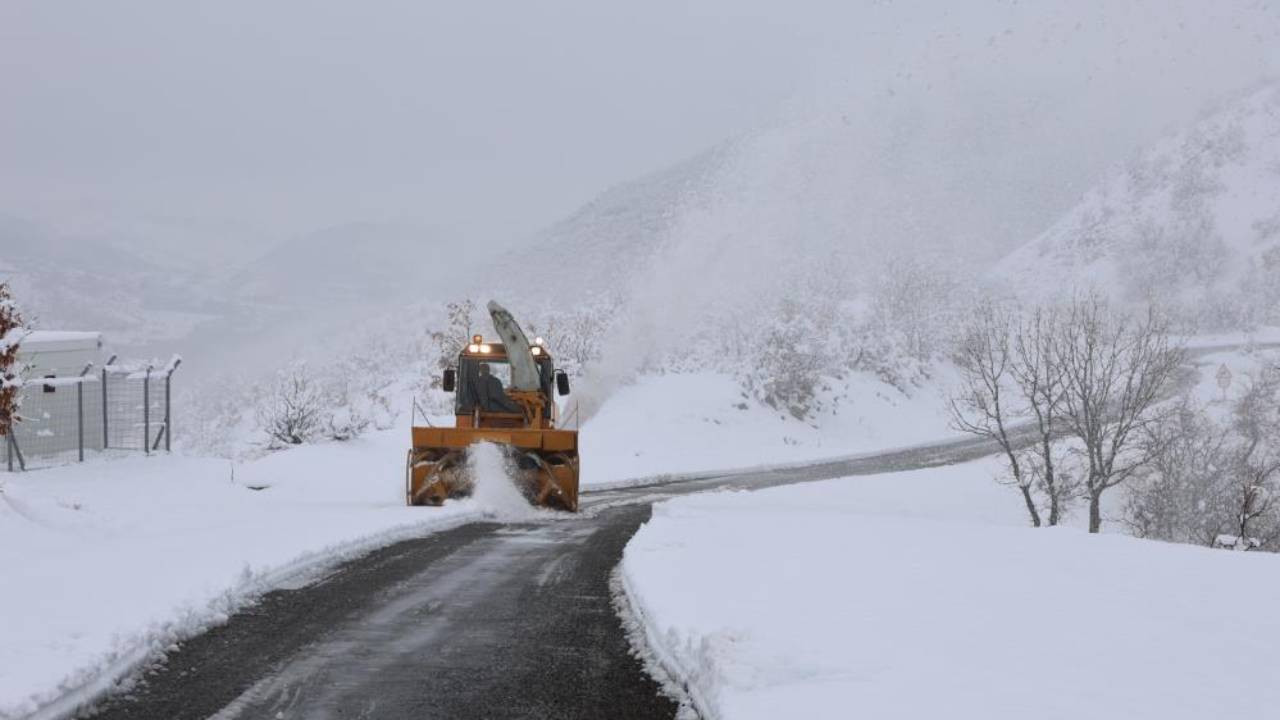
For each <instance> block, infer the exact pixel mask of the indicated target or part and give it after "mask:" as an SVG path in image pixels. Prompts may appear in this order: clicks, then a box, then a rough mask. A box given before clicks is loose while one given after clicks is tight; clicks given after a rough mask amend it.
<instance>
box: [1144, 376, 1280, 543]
mask: <svg viewBox="0 0 1280 720" xmlns="http://www.w3.org/2000/svg"><path fill="white" fill-rule="evenodd" d="M1278 404H1280V373H1277V372H1275V371H1267V372H1263V373H1261V374H1259V375H1257V376H1255V377H1253V378H1251V380H1250V382H1249V385H1248V386H1247V387H1246V389H1245V391H1244V393H1243V394H1242V395H1241V396H1240V397H1239V398H1237V399H1236V401H1235V402H1234V403H1233V405H1232V412H1231V417H1230V422H1228V423H1222V422H1218V421H1215V420H1213V419H1212V418H1211V417H1210V416H1209V415H1208V414H1207V413H1206V412H1205V411H1204V410H1203V409H1201V408H1195V407H1193V406H1191V405H1190V403H1189V401H1185V400H1184V401H1183V402H1182V403H1181V404H1180V405H1179V409H1178V412H1177V413H1176V414H1175V415H1173V416H1171V417H1169V418H1166V419H1165V420H1164V421H1163V422H1162V423H1160V424H1158V425H1156V426H1153V427H1151V428H1148V430H1147V432H1148V440H1147V442H1148V443H1149V444H1151V445H1152V446H1153V449H1152V451H1151V452H1150V455H1151V457H1152V460H1151V462H1150V463H1149V465H1148V466H1147V467H1145V468H1143V470H1142V471H1141V472H1140V473H1139V475H1138V477H1137V482H1136V483H1135V485H1134V487H1133V488H1132V490H1131V492H1130V493H1129V498H1128V502H1127V506H1126V521H1127V522H1128V524H1129V526H1130V527H1131V528H1132V529H1133V531H1134V533H1135V534H1137V535H1139V536H1141V537H1150V538H1154V539H1159V540H1168V541H1173V542H1191V543H1197V544H1201V545H1206V546H1210V547H1230V548H1235V549H1240V550H1270V551H1278V550H1280V502H1277V499H1278V498H1277V493H1280V411H1278V410H1277V406H1278Z"/></svg>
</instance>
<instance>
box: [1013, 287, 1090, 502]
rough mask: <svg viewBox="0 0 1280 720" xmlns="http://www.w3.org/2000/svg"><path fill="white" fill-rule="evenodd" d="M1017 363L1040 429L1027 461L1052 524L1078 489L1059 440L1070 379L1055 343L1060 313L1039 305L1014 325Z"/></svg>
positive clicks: (1016, 374) (1017, 377) (1017, 378)
mask: <svg viewBox="0 0 1280 720" xmlns="http://www.w3.org/2000/svg"><path fill="white" fill-rule="evenodd" d="M1011 325H1012V330H1013V333H1014V336H1013V340H1012V361H1011V362H1010V365H1009V369H1010V375H1011V376H1012V378H1013V381H1014V383H1015V384H1016V385H1017V388H1018V392H1019V395H1020V396H1021V397H1020V399H1021V400H1022V402H1023V403H1024V404H1025V407H1026V414H1028V415H1029V416H1030V417H1031V420H1032V422H1033V424H1034V427H1035V432H1036V442H1035V446H1034V448H1033V449H1032V450H1031V451H1030V454H1031V456H1030V458H1029V461H1028V462H1027V463H1025V465H1026V468H1027V470H1029V471H1030V474H1031V475H1032V476H1033V478H1034V480H1033V481H1034V484H1035V485H1036V486H1037V487H1039V489H1040V490H1041V491H1042V492H1043V493H1044V495H1045V497H1046V498H1048V502H1049V518H1048V522H1049V525H1051V526H1052V525H1057V524H1058V523H1059V522H1060V521H1061V520H1062V516H1063V512H1064V510H1065V509H1066V506H1067V504H1068V503H1069V502H1070V501H1071V499H1072V497H1073V496H1074V495H1075V492H1076V488H1075V487H1074V486H1073V483H1072V482H1071V477H1070V476H1069V475H1068V474H1065V473H1061V472H1060V471H1059V462H1058V457H1057V453H1056V452H1055V451H1054V441H1055V440H1057V439H1058V437H1059V436H1060V435H1061V434H1062V431H1063V429H1064V424H1063V422H1062V417H1061V415H1062V406H1063V402H1064V395H1065V384H1066V380H1065V378H1064V377H1063V372H1062V366H1061V365H1059V364H1058V362H1057V356H1056V354H1055V352H1054V342H1055V340H1056V338H1058V337H1059V325H1060V321H1059V313H1058V311H1057V310H1056V309H1053V308H1043V307H1038V308H1036V309H1035V310H1033V311H1032V312H1031V313H1030V314H1029V315H1026V316H1024V317H1022V318H1019V319H1018V321H1017V322H1016V323H1011Z"/></svg>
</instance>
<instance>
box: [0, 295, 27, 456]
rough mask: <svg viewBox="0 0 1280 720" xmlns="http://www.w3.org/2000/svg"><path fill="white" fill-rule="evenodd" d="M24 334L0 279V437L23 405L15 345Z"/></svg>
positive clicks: (22, 324) (9, 296)
mask: <svg viewBox="0 0 1280 720" xmlns="http://www.w3.org/2000/svg"><path fill="white" fill-rule="evenodd" d="M25 334H26V325H25V324H24V323H23V320H22V314H21V313H20V312H19V311H18V306H17V304H16V303H14V301H13V296H12V295H11V294H10V292H9V284H8V283H6V282H0V437H3V436H6V435H8V434H9V432H10V431H11V430H12V429H13V424H14V423H15V422H17V420H18V410H19V409H20V407H19V406H20V405H21V404H22V395H21V390H22V368H20V367H19V366H18V345H19V343H21V342H22V339H23V337H24V336H25Z"/></svg>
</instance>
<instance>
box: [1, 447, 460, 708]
mask: <svg viewBox="0 0 1280 720" xmlns="http://www.w3.org/2000/svg"><path fill="white" fill-rule="evenodd" d="M405 443H406V432H405V431H404V430H403V429H400V430H396V431H390V432H385V433H377V434H373V435H370V436H367V437H366V438H364V439H360V440H354V441H351V442H346V443H329V444H325V445H316V446H309V447H302V448H297V449H294V450H290V451H288V452H281V453H276V454H273V455H270V456H267V457H265V458H263V459H261V460H259V461H256V462H253V463H249V464H246V465H241V466H237V467H235V468H234V475H233V468H232V466H231V464H230V463H228V462H227V461H224V460H210V459H197V458H188V457H181V456H153V457H150V458H146V457H138V456H130V457H121V458H116V459H108V460H103V461H100V462H95V463H92V464H88V465H77V466H69V467H64V468H57V469H53V470H46V471H41V472H31V473H23V474H14V475H7V476H5V477H4V478H3V479H2V481H3V485H0V577H3V579H4V580H3V584H4V590H3V592H0V618H3V621H2V622H3V624H2V625H0V718H8V717H17V716H21V715H24V714H26V713H30V712H32V711H34V710H36V709H37V708H38V707H39V706H41V705H43V704H45V703H47V702H49V701H52V700H54V699H55V698H58V697H59V696H64V695H66V694H68V693H70V694H71V696H72V697H75V696H76V695H77V693H85V692H91V691H92V690H93V689H94V687H95V684H94V683H95V681H97V682H98V684H100V683H101V676H102V675H103V674H104V673H106V675H107V677H108V678H111V679H114V677H116V676H118V675H119V674H121V673H123V672H125V671H127V670H128V669H130V668H131V667H132V666H133V665H135V664H136V663H137V662H140V661H141V660H144V659H145V658H146V657H147V656H148V655H149V654H151V653H154V652H156V651H160V650H163V649H164V648H165V647H166V646H168V645H169V644H171V643H172V642H174V641H175V640H177V639H180V638H182V637H185V636H188V635H190V634H191V633H194V632H197V631H199V630H200V629H202V628H204V627H207V626H208V625H210V624H215V623H217V622H220V621H221V620H223V619H225V617H226V615H227V614H228V613H230V612H232V611H233V610H235V609H236V608H237V607H239V606H241V605H242V604H244V603H246V602H250V601H252V599H253V598H254V597H256V596H257V594H259V593H260V592H262V591H264V590H266V589H269V588H271V587H273V586H278V585H280V584H281V583H283V582H290V583H293V582H301V581H303V580H305V579H306V578H307V577H308V576H309V575H310V574H312V573H314V572H316V571H317V569H319V568H321V567H324V566H327V565H329V564H331V563H333V562H336V561H339V560H342V559H346V558H348V557H352V556H354V555H357V554H359V553H361V552H364V551H367V550H370V549H372V548H374V547H377V546H380V545H384V544H387V543H389V542H392V541H394V540H397V539H402V538H406V537H411V536H415V535H420V534H423V533H426V532H430V531H433V530H438V529H441V528H444V527H448V526H451V525H454V524H458V523H460V522H463V521H465V520H469V519H474V518H476V517H478V516H479V515H481V514H482V513H483V512H484V508H482V507H481V506H480V505H479V504H478V503H477V502H474V501H462V502H455V503H449V504H448V505H446V506H445V507H443V508H436V509H430V510H424V509H423V508H409V507H405V506H404V495H403V493H404V489H403V483H402V481H400V478H403V477H404V465H403V463H404V453H405Z"/></svg>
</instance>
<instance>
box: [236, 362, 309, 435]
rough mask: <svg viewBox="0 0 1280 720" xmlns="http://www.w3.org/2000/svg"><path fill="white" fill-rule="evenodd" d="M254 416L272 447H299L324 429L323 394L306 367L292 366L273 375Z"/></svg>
mask: <svg viewBox="0 0 1280 720" xmlns="http://www.w3.org/2000/svg"><path fill="white" fill-rule="evenodd" d="M254 413H255V417H256V419H257V423H258V428H259V429H260V430H261V431H262V432H263V433H265V434H266V436H267V438H268V441H269V442H270V443H271V444H272V445H301V444H302V443H305V442H310V441H311V440H313V439H315V438H316V437H317V436H318V435H319V434H320V433H321V432H322V431H323V429H324V422H325V398H324V392H323V390H322V388H321V387H320V384H319V383H317V382H316V381H315V379H314V378H313V377H312V375H311V372H310V370H309V369H308V367H307V365H306V364H305V363H295V364H293V365H290V366H289V367H287V368H285V369H283V370H281V371H280V372H278V373H277V374H276V377H275V379H274V380H273V381H272V382H271V384H270V385H269V386H268V387H267V388H266V390H265V392H264V394H263V395H262V397H261V398H260V399H259V401H258V403H257V406H256V407H255V409H254Z"/></svg>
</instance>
